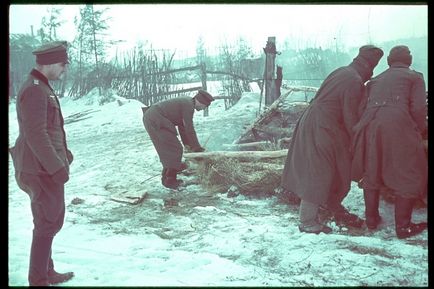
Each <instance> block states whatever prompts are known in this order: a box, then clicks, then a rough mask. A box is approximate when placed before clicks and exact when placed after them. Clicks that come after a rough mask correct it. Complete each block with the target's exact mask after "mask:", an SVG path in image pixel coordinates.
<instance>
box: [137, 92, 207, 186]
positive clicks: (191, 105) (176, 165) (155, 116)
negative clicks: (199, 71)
mask: <svg viewBox="0 0 434 289" xmlns="http://www.w3.org/2000/svg"><path fill="white" fill-rule="evenodd" d="M212 101H214V98H213V97H212V96H211V94H209V93H208V92H206V91H204V90H199V91H198V93H197V94H196V95H195V96H194V97H193V98H191V97H178V98H173V99H169V100H165V101H161V102H158V103H156V104H153V105H151V106H150V107H149V108H148V109H147V110H146V111H145V110H144V113H143V124H144V125H145V128H146V131H147V132H148V134H149V136H150V138H151V140H152V143H153V144H154V147H155V149H156V150H157V153H158V156H159V158H160V162H161V163H162V164H163V171H162V176H161V183H162V184H163V186H165V187H167V188H171V189H176V188H177V187H178V186H179V185H180V184H181V181H180V180H178V179H177V178H176V176H177V174H178V173H179V172H180V171H182V170H183V169H185V168H186V166H185V163H183V162H181V159H182V154H183V147H182V145H181V143H180V141H179V140H178V137H177V135H178V134H177V131H176V127H178V132H179V135H180V137H181V141H182V143H183V144H184V146H185V147H186V149H187V150H190V151H193V152H203V151H204V150H205V149H204V148H203V147H202V146H201V145H200V144H199V141H198V139H197V136H196V131H195V130H194V126H193V114H194V110H195V109H196V110H197V111H200V110H203V109H205V108H207V107H208V106H209V105H210V104H211V102H212Z"/></svg>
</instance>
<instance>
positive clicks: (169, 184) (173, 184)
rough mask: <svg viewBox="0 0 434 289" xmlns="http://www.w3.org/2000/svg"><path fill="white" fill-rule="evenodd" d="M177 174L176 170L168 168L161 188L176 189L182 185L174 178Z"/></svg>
mask: <svg viewBox="0 0 434 289" xmlns="http://www.w3.org/2000/svg"><path fill="white" fill-rule="evenodd" d="M177 174H178V170H177V169H172V168H168V169H167V170H166V172H165V174H164V177H163V179H162V184H163V186H165V187H166V188H169V189H177V188H178V186H179V185H180V184H182V181H181V180H178V179H177V178H176V175H177Z"/></svg>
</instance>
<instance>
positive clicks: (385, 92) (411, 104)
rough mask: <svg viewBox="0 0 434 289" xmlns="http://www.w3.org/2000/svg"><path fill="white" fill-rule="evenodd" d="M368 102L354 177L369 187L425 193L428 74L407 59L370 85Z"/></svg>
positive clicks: (357, 142)
mask: <svg viewBox="0 0 434 289" xmlns="http://www.w3.org/2000/svg"><path fill="white" fill-rule="evenodd" d="M367 93H368V102H367V105H366V109H365V111H364V113H363V115H362V117H361V119H360V122H359V123H358V124H357V125H356V126H355V128H354V133H355V136H354V141H353V151H354V160H353V167H352V178H353V180H355V181H360V180H362V181H361V186H362V187H363V188H365V189H374V190H377V189H380V188H381V187H383V186H385V187H387V188H388V189H391V190H393V191H394V192H395V193H396V194H398V195H400V196H401V197H404V198H417V197H424V194H425V193H426V189H427V173H428V161H427V155H426V152H425V149H424V145H423V141H422V140H423V139H422V136H423V135H425V134H427V103H426V91H425V82H424V79H423V75H422V74H421V73H419V72H416V71H414V70H411V69H410V68H409V67H408V65H405V64H403V63H393V64H392V65H391V66H390V67H389V69H387V70H386V71H384V72H383V73H381V74H380V75H378V76H377V77H375V78H373V79H372V80H371V81H370V82H369V83H368V85H367Z"/></svg>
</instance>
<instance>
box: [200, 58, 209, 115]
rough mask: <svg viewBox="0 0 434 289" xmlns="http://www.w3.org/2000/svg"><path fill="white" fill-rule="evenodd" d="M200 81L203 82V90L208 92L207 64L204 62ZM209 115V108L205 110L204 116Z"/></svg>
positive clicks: (201, 65) (201, 66) (201, 67)
mask: <svg viewBox="0 0 434 289" xmlns="http://www.w3.org/2000/svg"><path fill="white" fill-rule="evenodd" d="M200 79H201V81H202V89H203V90H207V86H206V64H205V62H202V63H201V64H200ZM208 115H209V111H208V107H207V108H205V109H204V110H203V116H208Z"/></svg>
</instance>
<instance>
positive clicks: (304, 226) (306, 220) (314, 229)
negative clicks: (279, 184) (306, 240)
mask: <svg viewBox="0 0 434 289" xmlns="http://www.w3.org/2000/svg"><path fill="white" fill-rule="evenodd" d="M318 209H319V205H317V204H314V203H311V202H309V201H306V200H301V202H300V212H299V215H300V225H299V226H298V228H299V230H300V232H305V233H315V234H319V233H321V232H322V233H326V234H328V233H330V232H331V231H332V229H331V228H330V227H328V226H325V225H323V224H320V223H319V222H318Z"/></svg>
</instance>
